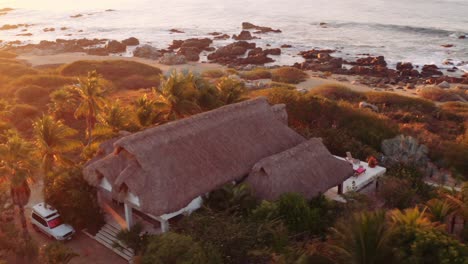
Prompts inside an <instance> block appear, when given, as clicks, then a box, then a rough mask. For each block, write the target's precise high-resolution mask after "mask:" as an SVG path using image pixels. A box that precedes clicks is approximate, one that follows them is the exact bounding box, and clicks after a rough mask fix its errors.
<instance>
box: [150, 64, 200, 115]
mask: <svg viewBox="0 0 468 264" xmlns="http://www.w3.org/2000/svg"><path fill="white" fill-rule="evenodd" d="M196 82H197V80H196V78H195V76H194V75H193V74H192V73H186V74H184V73H177V72H176V71H173V72H172V73H171V75H169V77H162V80H161V85H160V87H159V88H154V89H153V93H154V95H155V100H154V102H155V105H156V106H157V107H158V108H160V109H162V111H163V112H164V113H165V115H166V119H167V120H175V119H179V118H182V117H184V116H186V115H190V114H194V113H197V112H200V111H201V109H200V106H199V105H198V104H197V103H196V102H197V99H198V96H199V94H200V91H199V90H198V89H197V84H196Z"/></svg>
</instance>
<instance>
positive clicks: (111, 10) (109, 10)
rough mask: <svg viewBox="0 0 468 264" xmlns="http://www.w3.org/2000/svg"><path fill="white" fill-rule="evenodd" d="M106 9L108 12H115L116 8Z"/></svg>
mask: <svg viewBox="0 0 468 264" xmlns="http://www.w3.org/2000/svg"><path fill="white" fill-rule="evenodd" d="M105 11H106V12H115V10H114V9H106V10H105Z"/></svg>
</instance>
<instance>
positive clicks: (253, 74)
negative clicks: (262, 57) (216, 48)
mask: <svg viewBox="0 0 468 264" xmlns="http://www.w3.org/2000/svg"><path fill="white" fill-rule="evenodd" d="M271 76H272V75H271V71H270V70H268V69H265V68H256V69H253V70H250V71H243V72H241V73H240V77H241V78H242V79H246V80H260V79H271Z"/></svg>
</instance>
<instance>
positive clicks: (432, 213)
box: [426, 199, 455, 224]
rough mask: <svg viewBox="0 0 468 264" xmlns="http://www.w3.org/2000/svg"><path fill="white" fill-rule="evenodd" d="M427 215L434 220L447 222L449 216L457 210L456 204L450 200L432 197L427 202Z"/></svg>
mask: <svg viewBox="0 0 468 264" xmlns="http://www.w3.org/2000/svg"><path fill="white" fill-rule="evenodd" d="M426 207H427V211H426V215H427V217H428V218H429V219H430V220H431V221H432V222H439V223H441V224H443V223H446V222H447V219H448V218H449V216H451V215H453V213H454V212H455V208H454V206H453V205H452V204H451V203H450V202H449V201H448V200H446V199H445V200H441V199H432V200H429V201H428V202H427V203H426Z"/></svg>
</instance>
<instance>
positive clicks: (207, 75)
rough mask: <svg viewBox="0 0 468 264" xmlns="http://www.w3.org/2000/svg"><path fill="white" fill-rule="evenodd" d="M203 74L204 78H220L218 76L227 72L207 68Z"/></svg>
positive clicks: (222, 75)
mask: <svg viewBox="0 0 468 264" xmlns="http://www.w3.org/2000/svg"><path fill="white" fill-rule="evenodd" d="M201 75H202V77H203V78H210V79H218V78H221V77H224V76H225V75H226V73H225V72H224V71H223V70H219V69H214V70H206V71H204V72H203V73H202V74H201Z"/></svg>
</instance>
